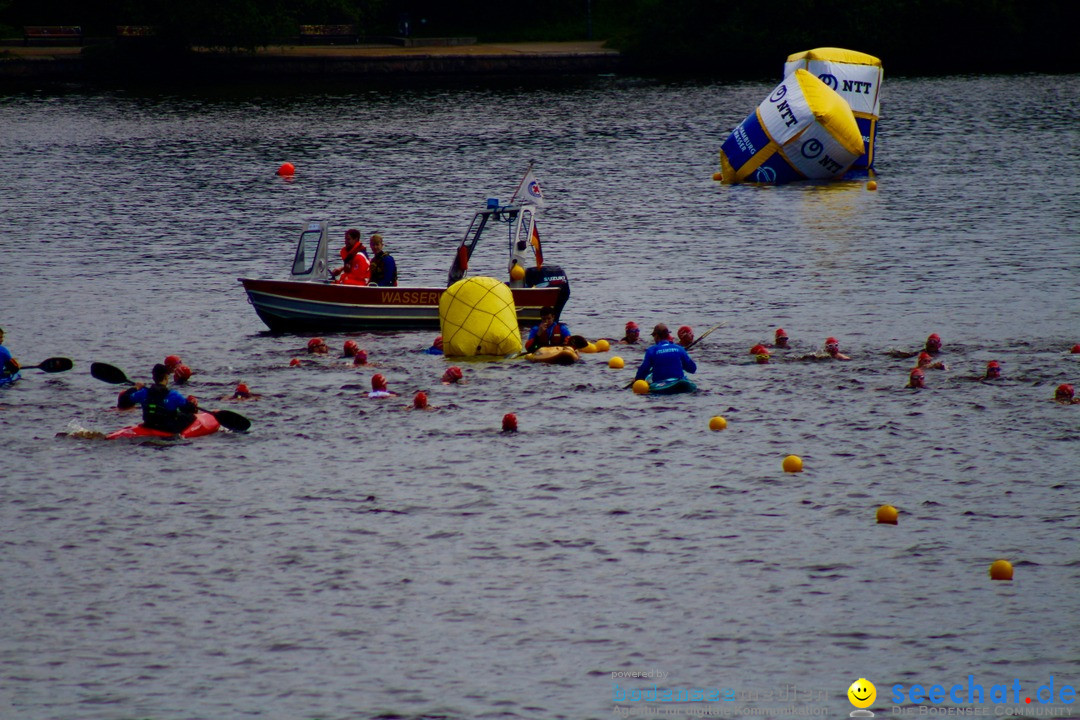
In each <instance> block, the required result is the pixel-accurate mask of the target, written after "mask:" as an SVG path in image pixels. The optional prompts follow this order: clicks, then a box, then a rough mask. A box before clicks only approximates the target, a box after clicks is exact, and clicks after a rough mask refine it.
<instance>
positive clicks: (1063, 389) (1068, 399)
mask: <svg viewBox="0 0 1080 720" xmlns="http://www.w3.org/2000/svg"><path fill="white" fill-rule="evenodd" d="M1074 395H1075V391H1074V390H1073V386H1072V385H1070V384H1069V383H1063V384H1061V385H1058V386H1057V389H1056V390H1054V402H1058V403H1061V404H1062V405H1076V404H1077V403H1080V398H1078V397H1074Z"/></svg>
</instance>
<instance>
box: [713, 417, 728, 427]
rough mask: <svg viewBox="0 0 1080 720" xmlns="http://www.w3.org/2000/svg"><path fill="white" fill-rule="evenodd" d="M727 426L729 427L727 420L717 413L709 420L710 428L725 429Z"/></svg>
mask: <svg viewBox="0 0 1080 720" xmlns="http://www.w3.org/2000/svg"><path fill="white" fill-rule="evenodd" d="M726 427H727V420H725V419H724V418H722V417H720V416H719V415H717V416H716V417H714V418H712V419H711V420H709V429H710V430H723V429H724V428H726Z"/></svg>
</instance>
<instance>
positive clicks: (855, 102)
mask: <svg viewBox="0 0 1080 720" xmlns="http://www.w3.org/2000/svg"><path fill="white" fill-rule="evenodd" d="M798 69H802V70H806V71H807V72H809V73H810V74H811V75H813V76H814V77H816V78H817V79H818V80H821V81H822V82H823V83H825V84H826V85H828V86H829V87H830V88H832V89H833V90H835V91H836V92H837V93H838V94H839V95H840V97H842V98H844V100H846V101H847V104H848V105H850V106H851V112H852V113H853V114H854V115H855V122H856V123H857V124H858V126H859V133H860V134H861V135H862V139H863V146H864V152H863V154H862V155H861V156H859V158H858V159H856V160H855V164H854V165H852V167H853V168H854V169H857V170H866V169H869V168H872V167H873V166H874V141H875V140H876V139H877V122H878V118H880V117H881V81H882V79H883V78H884V70H883V69H882V67H881V60H879V59H877V58H876V57H874V56H873V55H867V54H866V53H861V52H856V51H855V50H844V49H843V48H829V47H826V48H815V49H814V50H807V51H805V52H801V53H795V54H794V55H789V56H788V59H787V62H785V63H784V76H785V77H786V76H788V75H790V74H791V73H793V72H795V71H796V70H798Z"/></svg>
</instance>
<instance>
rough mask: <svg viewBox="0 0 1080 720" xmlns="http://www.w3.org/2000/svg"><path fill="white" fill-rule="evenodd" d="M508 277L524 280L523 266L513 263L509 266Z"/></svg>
mask: <svg viewBox="0 0 1080 720" xmlns="http://www.w3.org/2000/svg"><path fill="white" fill-rule="evenodd" d="M510 279H511V280H524V279H525V268H523V267H521V266H520V265H518V264H517V263H514V267H512V268H510Z"/></svg>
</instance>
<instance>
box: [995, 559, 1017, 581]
mask: <svg viewBox="0 0 1080 720" xmlns="http://www.w3.org/2000/svg"><path fill="white" fill-rule="evenodd" d="M1012 576H1013V567H1012V563H1011V562H1009V561H1008V560H995V561H994V562H993V564H991V565H990V579H991V580H1012Z"/></svg>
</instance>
